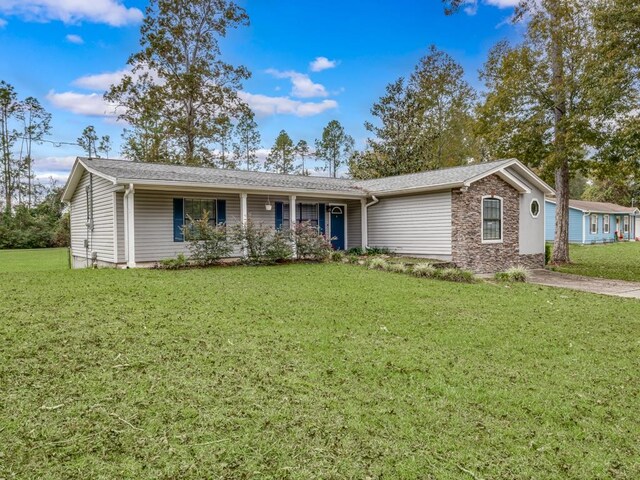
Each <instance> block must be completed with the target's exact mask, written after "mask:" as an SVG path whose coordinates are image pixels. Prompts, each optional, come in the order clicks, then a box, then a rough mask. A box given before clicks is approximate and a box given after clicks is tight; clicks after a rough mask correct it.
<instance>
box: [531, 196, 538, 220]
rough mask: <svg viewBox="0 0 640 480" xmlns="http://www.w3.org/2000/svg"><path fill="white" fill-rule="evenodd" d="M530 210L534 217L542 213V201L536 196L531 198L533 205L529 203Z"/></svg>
mask: <svg viewBox="0 0 640 480" xmlns="http://www.w3.org/2000/svg"><path fill="white" fill-rule="evenodd" d="M529 211H530V212H531V216H532V217H533V218H538V215H540V203H539V202H538V200H536V199H535V198H534V199H533V200H531V205H529Z"/></svg>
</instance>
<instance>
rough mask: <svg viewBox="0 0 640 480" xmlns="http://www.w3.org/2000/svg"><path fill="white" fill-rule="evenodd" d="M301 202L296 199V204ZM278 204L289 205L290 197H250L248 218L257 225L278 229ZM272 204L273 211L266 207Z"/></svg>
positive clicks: (248, 200)
mask: <svg viewBox="0 0 640 480" xmlns="http://www.w3.org/2000/svg"><path fill="white" fill-rule="evenodd" d="M298 201H299V200H298V199H296V202H298ZM276 202H282V203H289V197H286V196H273V195H268V196H267V195H248V197H247V216H248V217H249V218H250V219H251V220H252V221H253V222H254V223H255V224H256V225H264V226H265V227H272V228H275V227H276ZM267 203H270V204H271V210H267V209H266V207H265V205H266V204H267Z"/></svg>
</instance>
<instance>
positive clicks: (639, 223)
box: [545, 198, 640, 244]
mask: <svg viewBox="0 0 640 480" xmlns="http://www.w3.org/2000/svg"><path fill="white" fill-rule="evenodd" d="M545 214H546V222H545V239H546V240H547V241H548V242H552V241H553V238H554V236H555V232H556V223H555V222H556V220H555V218H556V201H555V199H549V198H548V199H546V200H545ZM636 232H638V233H636ZM639 235H640V211H639V210H638V209H637V208H633V207H623V206H621V205H616V204H615V203H605V202H587V201H584V200H569V242H570V243H582V244H591V243H607V242H615V241H619V240H635V239H636V237H637V236H639Z"/></svg>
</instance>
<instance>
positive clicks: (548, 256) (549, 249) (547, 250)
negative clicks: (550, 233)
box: [544, 243, 553, 265]
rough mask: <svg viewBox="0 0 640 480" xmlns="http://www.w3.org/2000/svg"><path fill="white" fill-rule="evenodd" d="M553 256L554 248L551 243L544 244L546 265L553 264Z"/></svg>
mask: <svg viewBox="0 0 640 480" xmlns="http://www.w3.org/2000/svg"><path fill="white" fill-rule="evenodd" d="M552 254H553V246H552V245H551V244H550V243H545V244H544V264H545V265H548V264H549V263H551V255H552Z"/></svg>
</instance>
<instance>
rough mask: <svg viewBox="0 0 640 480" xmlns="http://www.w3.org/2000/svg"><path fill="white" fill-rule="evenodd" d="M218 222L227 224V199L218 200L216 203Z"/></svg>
mask: <svg viewBox="0 0 640 480" xmlns="http://www.w3.org/2000/svg"><path fill="white" fill-rule="evenodd" d="M216 210H217V212H216V222H217V223H218V224H220V223H224V224H225V225H226V224H227V201H226V200H218V202H217V204H216Z"/></svg>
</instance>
